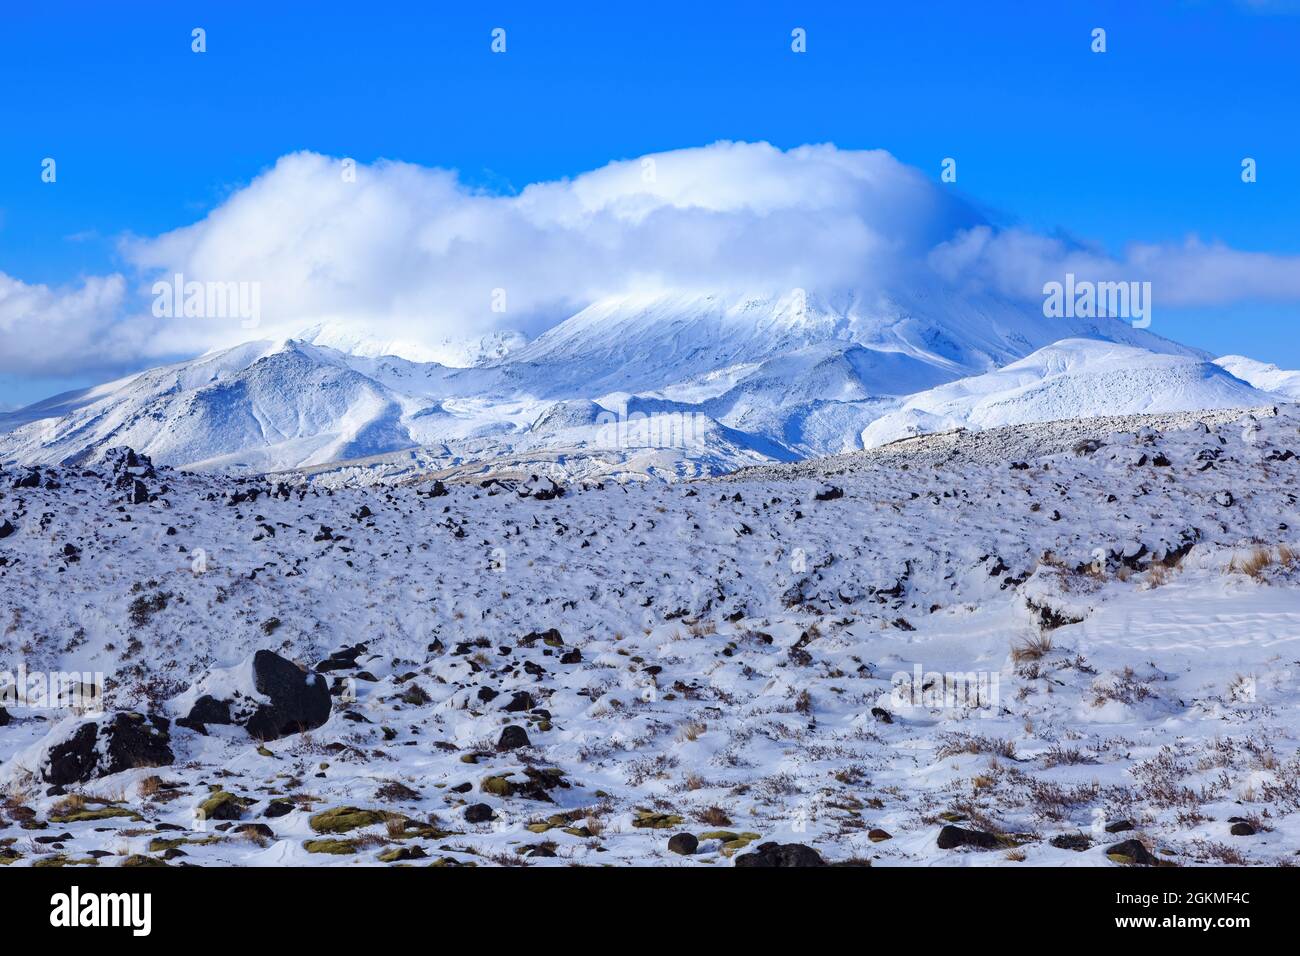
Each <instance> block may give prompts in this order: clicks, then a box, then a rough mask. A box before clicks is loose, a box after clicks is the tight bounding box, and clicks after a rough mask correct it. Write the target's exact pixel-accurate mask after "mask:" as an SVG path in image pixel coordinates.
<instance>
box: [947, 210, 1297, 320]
mask: <svg viewBox="0 0 1300 956" xmlns="http://www.w3.org/2000/svg"><path fill="white" fill-rule="evenodd" d="M929 262H930V265H931V266H932V267H933V268H934V270H935V272H936V273H938V275H939V276H940V277H942V278H943V279H945V280H947V281H949V282H952V283H954V284H959V285H964V286H966V287H968V288H972V289H979V290H982V291H985V290H987V291H993V292H995V293H997V294H1000V295H1004V296H1007V297H1009V298H1013V299H1033V298H1034V297H1035V296H1039V295H1041V292H1042V288H1043V284H1044V283H1045V282H1050V281H1060V280H1061V279H1062V278H1063V277H1064V276H1065V274H1066V273H1067V272H1072V273H1074V274H1075V276H1076V277H1078V278H1080V279H1090V280H1092V281H1103V280H1105V281H1127V282H1142V281H1145V282H1150V283H1151V287H1152V295H1153V297H1154V300H1155V302H1156V303H1157V305H1158V306H1159V307H1165V306H1169V307H1178V306H1215V305H1226V304H1228V303H1231V302H1300V256H1282V255H1273V254H1270V253H1263V252H1242V251H1240V250H1236V249H1231V248H1229V247H1227V246H1225V245H1223V244H1221V243H1213V244H1206V243H1204V242H1201V241H1200V240H1199V239H1196V238H1194V237H1193V238H1189V239H1187V240H1186V241H1185V242H1183V243H1182V244H1160V245H1153V244H1146V243H1133V244H1131V245H1129V246H1128V247H1127V248H1126V249H1125V251H1124V254H1123V256H1120V257H1115V256H1110V255H1108V254H1106V253H1105V252H1104V251H1101V250H1097V249H1090V248H1086V247H1080V246H1078V245H1071V244H1069V243H1066V242H1064V241H1062V240H1060V239H1054V238H1049V237H1047V236H1040V235H1036V234H1034V233H1030V232H1025V231H1023V230H1020V229H1008V230H1005V231H1002V232H995V231H994V230H993V229H991V228H990V227H988V226H976V227H975V228H972V229H967V230H963V231H961V232H960V233H958V234H957V235H956V236H955V237H954V238H952V239H951V240H949V241H947V242H944V243H941V244H940V245H938V246H936V247H935V249H934V250H933V251H932V252H931V253H930V256H929Z"/></svg>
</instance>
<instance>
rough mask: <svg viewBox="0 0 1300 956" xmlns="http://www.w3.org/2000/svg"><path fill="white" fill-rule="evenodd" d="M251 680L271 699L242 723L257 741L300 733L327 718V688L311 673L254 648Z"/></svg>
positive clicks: (316, 725)
mask: <svg viewBox="0 0 1300 956" xmlns="http://www.w3.org/2000/svg"><path fill="white" fill-rule="evenodd" d="M253 679H254V682H255V686H256V687H257V692H258V693H259V694H263V695H265V696H266V697H269V698H270V700H271V702H270V703H269V704H262V705H261V706H259V707H258V708H257V711H256V712H255V713H254V714H253V716H252V717H250V718H248V721H247V722H246V723H245V724H244V728H245V729H246V730H247V731H248V732H249V733H250V734H251V735H252V736H254V737H256V738H258V739H259V740H276V739H277V738H280V737H287V736H289V735H290V734H298V733H302V732H303V731H304V730H312V729H314V728H316V727H319V726H320V725H321V724H323V723H325V721H327V720H329V716H330V692H329V687H328V685H327V684H326V683H325V680H324V679H323V678H322V677H320V676H319V675H318V674H316V673H315V672H304V671H303V670H302V669H301V668H300V667H298V665H297V664H295V663H294V662H293V661H289V660H285V659H284V658H283V657H281V656H280V655H279V654H275V653H272V652H271V651H258V652H257V653H256V654H254V655H253Z"/></svg>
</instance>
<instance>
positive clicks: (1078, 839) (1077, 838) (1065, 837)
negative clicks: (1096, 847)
mask: <svg viewBox="0 0 1300 956" xmlns="http://www.w3.org/2000/svg"><path fill="white" fill-rule="evenodd" d="M1049 842H1050V843H1051V844H1052V846H1054V847H1056V848H1057V849H1058V850H1074V851H1076V852H1078V853H1082V852H1083V851H1084V850H1086V849H1088V848H1089V847H1091V846H1092V840H1091V838H1090V837H1089V836H1088V835H1087V834H1086V833H1062V834H1061V835H1060V836H1054V837H1052V839H1051V840H1050V841H1049Z"/></svg>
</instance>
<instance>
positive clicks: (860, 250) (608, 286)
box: [0, 142, 1300, 374]
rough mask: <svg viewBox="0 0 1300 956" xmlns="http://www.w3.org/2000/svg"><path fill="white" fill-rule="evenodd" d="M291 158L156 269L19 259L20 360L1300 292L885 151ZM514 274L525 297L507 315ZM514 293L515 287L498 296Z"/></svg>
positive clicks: (1228, 258)
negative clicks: (1074, 286)
mask: <svg viewBox="0 0 1300 956" xmlns="http://www.w3.org/2000/svg"><path fill="white" fill-rule="evenodd" d="M343 172H344V166H343V163H342V162H341V161H340V160H338V159H334V158H330V157H325V156H321V155H318V154H314V153H295V154H292V155H289V156H285V157H283V158H281V159H280V160H279V161H278V162H277V163H276V164H275V165H274V166H273V167H271V168H270V169H268V170H267V171H266V172H265V173H263V174H262V175H260V176H258V177H257V178H256V179H255V180H253V182H251V183H250V184H248V186H246V187H245V188H243V189H240V190H238V191H237V192H235V193H234V194H233V195H231V196H230V197H229V198H228V199H227V200H226V201H225V202H224V203H223V204H222V205H220V206H219V207H217V208H216V209H214V210H213V211H212V212H211V213H210V214H209V215H208V216H206V217H205V218H204V219H202V220H200V221H198V222H196V223H194V224H192V225H190V226H186V227H184V228H181V229H177V230H175V231H173V232H169V233H165V234H163V235H160V236H157V237H152V238H138V239H131V240H128V241H124V242H123V243H122V246H121V250H122V253H123V255H124V257H125V259H126V261H127V262H128V263H129V264H130V265H131V266H132V268H134V269H135V270H136V272H135V274H134V275H133V276H131V277H130V279H127V278H124V277H123V276H121V275H114V276H108V277H103V278H96V279H91V280H88V281H87V282H85V284H84V285H83V286H82V287H80V288H73V289H67V290H53V289H49V288H46V287H44V286H27V285H24V284H22V283H21V282H18V281H17V280H15V279H10V278H8V277H3V276H0V330H3V332H4V336H3V341H2V342H0V371H8V372H14V371H20V372H21V371H34V369H33V368H32V366H31V365H30V362H31V356H33V355H34V354H39V359H38V360H37V361H38V362H39V363H40V364H41V366H42V368H41V371H46V372H48V371H58V372H61V373H63V374H69V373H71V372H74V371H76V370H78V369H86V368H90V367H96V368H97V367H101V366H106V365H108V364H112V363H128V362H131V361H135V362H145V361H149V360H155V359H157V358H159V357H162V356H170V355H178V354H186V353H196V352H200V351H203V350H205V349H208V348H213V347H218V346H223V345H230V344H234V343H236V342H239V341H243V340H246V339H249V338H253V337H271V336H274V335H282V334H292V333H294V332H297V331H299V330H301V329H303V328H305V327H308V326H311V325H315V324H317V323H322V322H332V323H338V324H341V325H343V326H359V327H364V328H365V329H366V330H368V331H369V332H370V333H372V334H373V335H375V336H377V337H379V338H387V339H396V340H402V341H406V342H413V343H418V344H436V343H438V342H441V341H443V340H445V339H447V338H465V337H472V336H477V335H481V334H484V333H487V332H490V331H493V330H496V329H501V328H508V329H521V330H523V331H526V332H528V333H529V334H536V333H537V332H538V331H540V330H541V329H543V328H545V327H546V326H548V325H549V324H551V323H553V322H555V321H558V320H559V319H561V318H563V317H565V316H567V315H568V314H571V313H572V312H574V311H576V310H578V309H580V308H582V307H583V306H585V305H587V304H588V303H590V302H591V301H593V300H595V299H597V298H599V297H601V296H603V295H607V294H616V293H621V292H626V291H631V290H646V289H649V290H653V289H657V288H674V289H707V290H710V291H738V290H744V291H775V290H785V289H789V288H793V287H802V288H807V289H816V290H820V291H830V290H842V289H848V288H852V289H855V290H858V291H872V290H881V289H883V290H886V291H887V290H889V289H890V288H900V287H902V286H904V285H913V284H915V283H917V282H920V283H929V282H936V281H938V282H946V283H951V284H952V285H954V286H955V287H957V288H958V289H966V290H970V291H973V292H981V293H985V292H994V293H997V294H1000V295H1005V296H1010V297H1015V298H1023V299H1025V300H1027V301H1033V300H1038V299H1040V298H1041V288H1042V283H1043V282H1044V281H1047V280H1049V279H1053V278H1060V276H1061V275H1062V274H1063V273H1064V272H1065V271H1074V272H1075V273H1076V275H1079V276H1081V277H1093V278H1114V279H1127V280H1133V279H1146V278H1150V279H1152V281H1153V282H1154V283H1155V284H1156V285H1155V290H1154V295H1155V297H1156V303H1157V308H1159V307H1160V305H1161V304H1162V303H1163V304H1168V305H1175V304H1211V303H1222V302H1227V301H1232V300H1235V299H1243V298H1274V299H1279V298H1280V299H1283V300H1291V301H1294V300H1300V279H1298V278H1297V276H1300V269H1297V259H1296V257H1283V256H1271V255H1266V254H1259V253H1245V252H1239V251H1235V250H1232V249H1227V248H1225V247H1222V246H1217V245H1204V244H1201V243H1198V242H1195V241H1189V242H1188V243H1187V244H1184V245H1178V246H1142V245H1135V246H1133V247H1131V248H1130V249H1129V250H1128V252H1127V253H1126V255H1125V256H1124V257H1122V258H1120V259H1114V258H1111V257H1109V256H1107V255H1106V254H1105V253H1104V252H1101V251H1098V250H1094V249H1088V248H1083V247H1079V246H1078V245H1071V244H1069V243H1066V242H1064V241H1061V240H1059V239H1053V238H1047V237H1044V236H1040V235H1036V234H1032V233H1028V232H1024V231H1021V230H997V229H995V228H994V227H992V226H991V225H989V224H988V223H987V222H985V221H984V220H983V219H982V217H980V216H979V215H978V214H977V213H976V212H975V211H974V210H973V209H972V208H970V207H969V206H968V205H967V204H966V203H964V202H963V201H961V200H960V199H959V198H957V197H956V194H954V193H953V192H952V191H951V189H950V187H945V186H942V185H940V184H938V183H936V182H934V181H933V180H932V179H931V178H928V177H926V176H925V175H923V174H922V173H920V172H919V171H918V170H915V169H913V168H911V167H908V166H905V165H903V164H901V163H900V162H898V161H897V160H896V159H894V158H893V157H892V156H891V155H889V154H888V153H886V152H883V151H856V150H841V149H837V148H836V147H834V146H831V145H819V146H803V147H799V148H797V149H792V150H788V151H783V150H780V149H777V148H775V147H772V146H770V145H768V144H766V143H726V142H724V143H715V144H713V145H711V146H705V147H699V148H695V149H684V150H676V151H672V152H666V153H660V154H655V155H652V156H649V157H645V158H639V159H633V160H625V161H619V162H613V163H610V164H609V165H607V166H605V167H602V168H600V169H597V170H594V171H592V172H589V173H585V174H583V175H580V176H577V177H575V178H573V179H565V180H559V181H555V182H546V183H537V184H534V185H531V186H528V187H527V188H526V189H524V190H523V191H522V192H521V193H520V194H518V195H516V196H498V195H492V194H488V193H485V192H482V191H478V190H474V189H471V188H469V187H467V186H465V185H464V184H462V183H461V182H460V180H459V179H458V177H457V176H456V174H455V173H454V172H451V171H448V170H442V169H430V168H425V167H420V166H413V165H410V164H406V163H397V162H380V163H376V164H374V165H371V166H358V167H356V176H355V181H354V182H349V181H347V179H346V177H345V176H344V175H343ZM177 272H179V273H182V274H183V275H184V276H185V278H186V280H190V281H209V282H221V283H228V282H257V283H260V292H261V313H262V320H263V324H262V326H261V327H260V328H259V329H257V330H249V329H247V328H245V327H243V325H242V324H241V322H240V319H239V318H238V317H230V318H225V319H222V318H201V319H199V318H190V319H184V318H163V319H160V318H155V317H154V316H153V315H151V314H150V310H149V306H150V300H151V297H150V294H149V290H150V286H151V285H152V283H153V281H154V280H155V279H157V278H159V277H160V276H170V275H172V274H174V273H177ZM497 289H504V290H505V295H506V299H505V302H506V307H507V308H506V311H505V312H504V313H498V312H494V311H493V309H492V306H493V302H494V299H493V294H494V290H497ZM498 301H499V300H498Z"/></svg>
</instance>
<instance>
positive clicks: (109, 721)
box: [42, 712, 176, 786]
mask: <svg viewBox="0 0 1300 956" xmlns="http://www.w3.org/2000/svg"><path fill="white" fill-rule="evenodd" d="M169 727H170V721H168V720H167V718H165V717H160V716H157V715H155V714H150V715H149V716H148V717H146V716H144V715H142V714H136V713H129V712H128V713H119V714H114V715H112V716H111V717H106V718H104V719H102V720H98V721H88V722H86V723H83V724H81V725H80V726H78V727H77V728H76V729H75V730H73V731H72V732H71V733H69V734H68V735H67V736H66V737H64V738H63V739H62V740H61V741H59V742H58V743H56V744H54V745H53V746H51V747H50V748H49V752H48V754H47V756H46V760H45V764H44V765H43V766H42V776H43V777H44V778H45V782H46V783H52V784H54V785H55V786H67V785H68V784H72V783H86V782H87V781H90V780H94V779H96V778H98V777H107V776H109V775H111V774H115V773H121V772H122V771H123V770H133V769H135V768H137V767H166V766H169V765H170V764H171V763H172V762H173V761H174V760H175V759H176V758H175V755H174V754H173V753H172V749H171V746H170V742H171V739H170V734H169Z"/></svg>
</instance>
